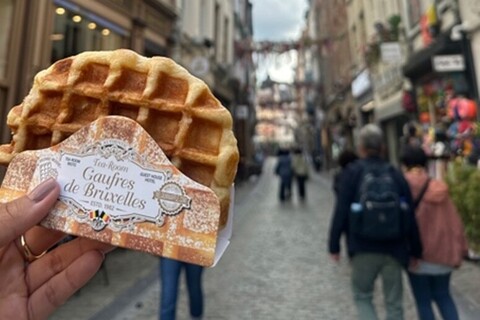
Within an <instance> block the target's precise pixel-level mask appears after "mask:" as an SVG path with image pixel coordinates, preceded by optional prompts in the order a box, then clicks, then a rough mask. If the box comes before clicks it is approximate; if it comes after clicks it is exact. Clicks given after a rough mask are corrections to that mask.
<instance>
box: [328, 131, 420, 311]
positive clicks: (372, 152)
mask: <svg viewBox="0 0 480 320" xmlns="http://www.w3.org/2000/svg"><path fill="white" fill-rule="evenodd" d="M383 147H384V146H383V133H382V130H381V129H380V128H379V127H378V126H376V125H374V124H368V125H366V126H365V127H363V128H362V129H361V131H360V134H359V156H360V157H361V159H360V160H358V161H356V162H355V163H352V164H351V165H349V166H348V167H347V168H346V172H345V174H344V175H343V177H342V180H341V181H340V184H339V193H338V198H337V203H336V205H335V211H334V214H333V217H332V222H331V226H330V234H329V252H330V254H331V258H332V260H334V261H336V262H338V261H339V260H340V239H341V236H342V234H346V236H347V246H348V254H349V256H350V258H351V264H352V279H351V281H352V290H353V297H354V301H355V304H356V307H357V311H358V318H359V319H377V314H376V311H375V308H374V306H373V303H372V298H373V289H374V283H375V279H376V278H377V277H378V276H381V278H382V281H383V294H384V301H385V307H386V311H387V319H403V306H402V305H403V302H402V299H403V288H402V269H403V268H404V267H406V266H407V265H408V262H409V259H410V258H411V257H415V258H420V257H421V253H422V247H421V243H420V237H419V233H418V227H417V224H416V222H415V217H414V212H413V209H412V208H413V204H412V196H411V193H410V188H409V186H408V184H407V182H406V181H405V179H404V177H403V175H402V173H401V172H400V171H398V170H397V169H395V168H393V167H392V166H389V167H390V169H389V170H391V171H390V172H391V173H390V175H391V179H393V181H394V183H395V184H396V186H397V190H399V193H400V194H399V197H400V198H401V199H402V202H403V203H404V204H405V206H403V205H402V208H406V209H405V210H403V209H402V210H403V211H402V212H404V211H405V212H404V214H406V215H407V216H406V218H408V221H409V223H408V224H407V230H405V233H404V234H405V235H404V236H402V237H399V238H398V239H393V240H389V241H378V240H377V241H375V240H371V239H370V240H367V239H364V238H361V237H359V236H358V235H357V234H356V233H355V234H353V233H352V232H351V230H350V229H351V228H352V226H351V225H350V224H349V219H350V217H352V216H351V214H350V212H351V211H350V210H351V207H352V204H355V203H357V202H358V201H359V199H358V198H359V190H358V189H359V187H360V184H361V183H362V178H363V174H364V170H365V168H366V167H367V166H369V167H380V166H384V165H387V163H386V162H385V161H384V160H382V159H381V154H382V151H383ZM399 205H400V204H399Z"/></svg>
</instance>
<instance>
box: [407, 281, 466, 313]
mask: <svg viewBox="0 0 480 320" xmlns="http://www.w3.org/2000/svg"><path fill="white" fill-rule="evenodd" d="M450 276H451V273H448V274H443V275H424V274H414V273H409V274H408V277H409V279H410V286H411V287H412V291H413V295H414V296H415V302H416V304H417V311H418V317H419V319H420V320H434V319H435V316H434V313H433V308H432V302H435V303H436V304H437V307H438V310H439V311H440V314H441V315H442V318H443V319H444V320H458V312H457V308H456V307H455V302H454V301H453V299H452V296H451V295H450Z"/></svg>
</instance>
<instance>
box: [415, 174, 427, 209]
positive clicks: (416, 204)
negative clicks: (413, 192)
mask: <svg viewBox="0 0 480 320" xmlns="http://www.w3.org/2000/svg"><path fill="white" fill-rule="evenodd" d="M430 180H431V179H430V178H428V179H427V181H426V182H425V184H424V185H423V187H422V190H421V191H420V193H419V194H418V197H417V199H415V201H413V209H414V210H415V209H417V207H418V205H419V204H420V201H422V198H423V196H424V195H425V192H427V189H428V185H429V184H430Z"/></svg>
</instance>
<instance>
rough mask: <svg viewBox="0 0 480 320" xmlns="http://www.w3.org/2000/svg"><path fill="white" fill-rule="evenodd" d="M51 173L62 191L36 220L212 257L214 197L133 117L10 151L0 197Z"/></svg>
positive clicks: (137, 245) (157, 250)
mask: <svg viewBox="0 0 480 320" xmlns="http://www.w3.org/2000/svg"><path fill="white" fill-rule="evenodd" d="M19 177H21V178H19ZM50 177H53V178H55V179H56V180H57V182H58V183H59V185H60V189H61V192H60V197H59V201H58V202H57V204H56V206H55V207H54V209H53V210H52V212H51V213H50V215H49V216H47V218H46V219H44V220H43V221H42V225H43V226H45V227H48V228H51V229H55V230H60V231H63V232H66V233H69V234H73V235H77V236H83V237H87V238H91V239H96V240H100V241H103V242H109V243H111V244H113V245H117V246H121V247H126V248H132V249H137V250H141V251H145V252H149V253H153V254H157V255H162V256H166V257H170V258H173V259H178V260H182V261H186V262H190V263H196V264H199V265H203V266H210V265H212V264H213V262H214V259H215V250H216V242H217V234H218V226H219V220H220V204H219V201H218V197H217V196H216V195H215V193H214V192H213V191H212V190H211V189H210V188H208V187H206V186H203V185H201V184H199V183H197V182H195V181H193V180H192V179H190V178H189V177H187V176H186V175H184V174H183V173H181V172H180V171H179V170H178V169H177V168H176V167H175V166H174V165H173V164H172V163H170V161H169V160H168V158H167V157H166V156H165V154H164V153H163V151H162V150H161V149H160V147H159V146H158V145H157V143H156V142H155V140H153V139H152V138H151V137H150V136H149V135H148V133H147V132H146V131H145V130H144V129H143V128H142V127H141V126H140V125H139V124H138V123H136V122H135V121H132V120H130V119H128V118H124V117H118V116H111V117H104V118H101V119H99V120H97V121H95V122H93V123H91V124H90V125H89V126H88V127H84V128H83V129H81V130H79V131H77V132H76V133H74V134H73V135H72V136H70V137H69V138H68V139H66V140H64V141H63V142H61V143H60V144H58V145H56V146H54V147H51V148H49V149H43V150H37V151H27V152H23V153H21V154H19V155H17V156H16V157H15V158H14V159H13V160H12V162H11V164H10V166H9V168H8V171H7V173H6V175H5V178H4V180H3V184H2V189H1V192H0V200H1V201H8V196H10V195H17V196H18V195H20V194H24V193H27V192H28V191H30V190H32V189H33V188H35V187H36V186H37V185H38V184H39V183H41V182H42V181H44V180H46V179H48V178H50ZM222 241H223V240H222ZM223 247H224V246H223ZM223 247H222V248H223Z"/></svg>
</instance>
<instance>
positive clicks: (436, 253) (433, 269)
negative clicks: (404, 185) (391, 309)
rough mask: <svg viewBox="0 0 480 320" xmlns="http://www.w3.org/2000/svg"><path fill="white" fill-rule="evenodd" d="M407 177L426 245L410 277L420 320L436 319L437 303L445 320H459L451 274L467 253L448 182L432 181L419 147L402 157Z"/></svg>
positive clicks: (425, 158)
mask: <svg viewBox="0 0 480 320" xmlns="http://www.w3.org/2000/svg"><path fill="white" fill-rule="evenodd" d="M401 160H402V164H403V166H404V169H405V178H406V179H407V181H408V184H409V186H410V188H411V191H412V195H413V198H414V199H415V201H414V202H415V204H416V211H415V216H416V219H417V223H418V228H419V231H420V239H421V242H422V246H423V255H422V259H421V260H418V261H414V262H413V263H412V264H411V265H410V268H409V272H408V276H409V280H410V285H411V288H412V291H413V295H414V297H415V302H416V305H417V312H418V316H419V318H420V319H421V320H433V319H435V316H434V312H433V308H432V303H433V302H434V303H435V304H436V305H437V307H438V310H439V311H440V314H441V315H442V317H443V319H445V320H456V319H458V312H457V308H456V306H455V302H454V301H453V299H452V296H451V294H450V278H451V274H452V271H453V270H455V268H458V267H459V266H460V265H461V263H462V261H463V258H464V257H466V256H467V254H468V247H467V240H466V237H465V233H464V228H463V224H462V221H461V218H460V216H459V214H458V212H457V209H456V208H455V205H454V204H453V202H452V199H451V198H450V195H449V193H448V186H447V185H446V183H444V182H443V181H440V180H436V179H430V178H429V176H428V173H427V171H426V170H425V168H426V165H427V156H426V154H425V152H424V151H423V150H422V149H421V148H420V147H418V146H407V147H406V148H405V150H404V153H403V155H402V159H401Z"/></svg>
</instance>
